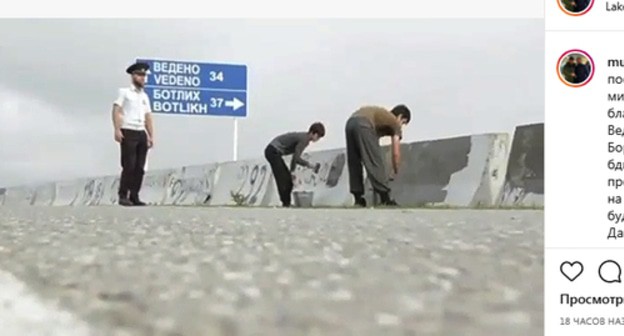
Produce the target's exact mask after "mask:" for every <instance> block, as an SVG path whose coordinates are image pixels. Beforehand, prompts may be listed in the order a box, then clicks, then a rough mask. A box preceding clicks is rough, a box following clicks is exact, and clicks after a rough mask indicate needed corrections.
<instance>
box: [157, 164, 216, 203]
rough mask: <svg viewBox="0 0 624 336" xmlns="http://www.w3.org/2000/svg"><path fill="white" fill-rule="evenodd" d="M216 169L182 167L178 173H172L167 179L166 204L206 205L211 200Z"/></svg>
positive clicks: (214, 167)
mask: <svg viewBox="0 0 624 336" xmlns="http://www.w3.org/2000/svg"><path fill="white" fill-rule="evenodd" d="M216 172H217V167H216V166H213V167H210V168H204V167H193V168H190V167H189V168H187V167H183V168H182V169H181V172H180V173H176V172H172V173H170V174H169V176H168V178H167V200H166V201H165V202H166V203H168V204H172V205H181V204H193V205H208V204H210V201H211V200H212V194H213V188H214V186H213V181H214V176H215V174H216Z"/></svg>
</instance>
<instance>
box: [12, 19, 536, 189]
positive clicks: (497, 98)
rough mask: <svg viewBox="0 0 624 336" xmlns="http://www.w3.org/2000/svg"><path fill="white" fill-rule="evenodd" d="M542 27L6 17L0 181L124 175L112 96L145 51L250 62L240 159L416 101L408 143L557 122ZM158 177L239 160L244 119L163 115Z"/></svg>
mask: <svg viewBox="0 0 624 336" xmlns="http://www.w3.org/2000/svg"><path fill="white" fill-rule="evenodd" d="M543 24H544V22H543V20H541V19H516V20H510V19H506V20H496V19H483V20H481V19H445V20H443V19H436V20H422V19H419V20H259V19H255V20H215V19H204V20H104V19H99V20H7V19H3V20H0V69H1V70H0V162H2V165H0V185H5V186H9V185H15V184H21V183H30V182H39V181H47V180H56V179H67V178H74V177H79V176H92V175H102V174H104V175H106V174H117V173H118V172H119V149H118V146H117V144H116V143H115V142H114V141H113V131H112V124H111V107H112V101H113V100H114V99H115V98H116V93H117V88H119V87H122V86H127V85H128V83H129V78H128V76H127V75H126V74H125V72H124V71H125V68H126V67H127V66H128V65H129V64H131V63H132V62H133V60H134V59H135V58H136V57H137V56H139V57H141V56H143V57H155V58H162V59H180V60H194V61H205V62H226V63H240V64H247V65H248V66H249V88H248V89H249V107H248V111H249V117H248V118H247V119H245V120H241V121H240V122H239V131H240V133H239V135H240V136H239V158H240V159H244V158H256V157H261V156H262V152H263V149H264V147H265V146H266V144H267V143H268V142H269V141H270V140H271V138H273V137H274V136H275V135H277V134H279V133H282V132H286V131H291V130H306V129H307V127H308V125H309V124H310V123H312V122H314V121H323V122H324V123H325V124H326V127H327V136H326V138H325V139H323V140H322V141H320V142H318V143H316V144H314V145H312V146H311V147H310V148H309V149H308V150H321V149H327V148H337V147H344V139H343V138H344V135H343V129H344V122H345V120H346V118H347V117H348V116H349V115H350V114H351V113H352V112H353V111H354V110H355V109H357V108H358V107H359V106H361V105H367V104H376V105H383V106H387V107H392V106H394V105H395V104H397V103H405V104H407V105H408V106H409V107H410V108H411V110H412V116H413V117H412V120H413V121H412V123H411V124H410V125H409V127H408V128H407V129H406V130H405V139H406V140H407V141H416V140H425V139H434V138H441V137H451V136H457V135H465V134H473V133H489V132H511V131H513V127H514V126H515V125H518V124H523V123H531V122H542V121H543V120H544V79H543V76H544V74H543V72H544V62H543V55H544V31H543ZM155 129H156V139H155V140H156V147H155V148H154V150H153V151H151V152H150V154H149V169H158V168H169V167H178V166H182V165H188V164H199V163H208V162H214V161H224V160H230V159H231V157H232V142H233V141H232V137H233V135H232V131H233V123H232V120H231V119H228V118H222V117H205V116H166V115H156V118H155Z"/></svg>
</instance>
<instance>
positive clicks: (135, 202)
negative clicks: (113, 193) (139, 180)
mask: <svg viewBox="0 0 624 336" xmlns="http://www.w3.org/2000/svg"><path fill="white" fill-rule="evenodd" d="M130 202H132V205H135V206H145V205H146V204H145V202H141V200H140V199H139V197H138V196H136V197H130Z"/></svg>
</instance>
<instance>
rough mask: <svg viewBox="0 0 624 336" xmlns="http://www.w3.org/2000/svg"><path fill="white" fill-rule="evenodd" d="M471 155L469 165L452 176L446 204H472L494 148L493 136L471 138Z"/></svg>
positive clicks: (447, 189) (469, 154)
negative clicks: (489, 155)
mask: <svg viewBox="0 0 624 336" xmlns="http://www.w3.org/2000/svg"><path fill="white" fill-rule="evenodd" d="M470 142H471V146H470V153H468V165H467V166H466V167H465V168H464V169H462V170H461V171H458V172H457V173H455V174H453V175H452V176H451V180H450V181H449V184H448V186H447V187H446V191H447V196H446V200H445V202H444V203H446V204H449V205H455V206H465V205H467V204H470V202H471V201H472V198H473V196H474V194H475V192H476V191H477V189H478V188H479V186H480V185H481V183H482V181H481V178H482V176H483V172H484V171H485V168H486V162H487V157H488V154H489V152H490V148H491V146H492V136H490V135H480V136H474V135H473V136H471V137H470Z"/></svg>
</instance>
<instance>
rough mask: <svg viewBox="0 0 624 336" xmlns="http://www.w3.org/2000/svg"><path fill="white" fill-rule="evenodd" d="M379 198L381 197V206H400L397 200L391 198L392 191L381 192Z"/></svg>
mask: <svg viewBox="0 0 624 336" xmlns="http://www.w3.org/2000/svg"><path fill="white" fill-rule="evenodd" d="M379 198H380V199H381V202H380V204H379V205H381V206H398V204H397V202H396V201H395V200H393V199H391V198H390V193H388V192H384V193H379Z"/></svg>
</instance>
